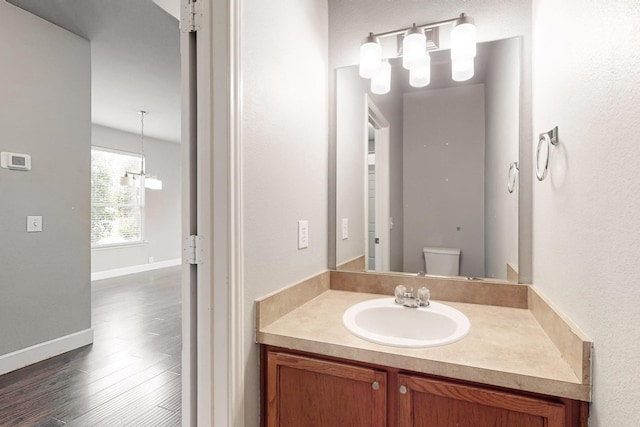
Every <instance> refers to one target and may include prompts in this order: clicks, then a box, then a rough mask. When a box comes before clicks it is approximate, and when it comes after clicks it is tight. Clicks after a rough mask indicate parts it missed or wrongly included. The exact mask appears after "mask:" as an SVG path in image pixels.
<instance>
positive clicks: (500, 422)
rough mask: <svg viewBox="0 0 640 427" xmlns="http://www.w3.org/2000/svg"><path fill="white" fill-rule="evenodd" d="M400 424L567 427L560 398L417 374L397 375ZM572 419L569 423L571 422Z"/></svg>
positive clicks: (425, 426)
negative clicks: (506, 390) (531, 394)
mask: <svg viewBox="0 0 640 427" xmlns="http://www.w3.org/2000/svg"><path fill="white" fill-rule="evenodd" d="M398 384H399V388H398V392H399V400H398V427H434V426H456V427H479V426H496V427H501V426H504V427H511V426H518V427H565V426H573V425H579V424H571V421H570V418H569V420H568V419H567V416H568V414H567V411H568V410H570V409H569V408H567V407H566V405H565V404H564V403H563V402H561V401H556V400H553V399H542V398H537V397H535V398H534V397H528V396H523V395H520V394H517V393H512V392H505V391H497V390H492V389H485V388H481V387H478V386H472V385H466V384H458V383H452V382H448V381H442V380H436V379H431V378H425V377H421V376H416V375H407V374H399V375H398ZM568 422H569V423H568Z"/></svg>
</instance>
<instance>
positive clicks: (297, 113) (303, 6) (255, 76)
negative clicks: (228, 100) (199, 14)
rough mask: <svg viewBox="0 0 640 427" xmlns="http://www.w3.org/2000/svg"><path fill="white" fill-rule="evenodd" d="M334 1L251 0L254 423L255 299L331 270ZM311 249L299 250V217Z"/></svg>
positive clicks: (249, 390) (246, 191)
mask: <svg viewBox="0 0 640 427" xmlns="http://www.w3.org/2000/svg"><path fill="white" fill-rule="evenodd" d="M327 25H328V24H327V4H326V2H322V1H317V0H300V1H295V2H292V1H285V0H277V1H269V2H265V1H261V0H245V1H244V2H243V7H242V46H241V48H242V58H241V59H242V86H243V87H242V94H243V97H242V146H243V148H242V156H243V166H242V179H243V204H244V219H243V227H244V255H245V256H244V269H245V271H244V288H245V307H246V310H247V311H246V316H245V326H246V331H245V339H246V350H247V354H246V355H245V361H246V367H247V369H246V390H245V393H246V394H245V404H246V417H247V419H246V425H247V426H257V425H258V413H259V396H258V391H259V387H258V385H259V376H258V347H257V345H255V329H254V300H255V299H256V298H258V297H261V296H263V295H265V294H267V293H270V292H272V291H275V290H277V289H280V288H282V287H283V286H286V285H289V284H291V283H294V282H297V281H299V280H301V279H304V278H306V277H308V276H312V275H315V274H317V273H319V272H321V271H324V270H326V268H327V263H328V260H327V235H328V234H327V233H328V230H327V221H328V217H327V210H328V207H327V180H328V175H327V169H328V160H327V156H328V154H327V153H328V144H327ZM303 219H304V220H308V221H309V248H307V249H301V250H299V249H298V246H297V241H298V230H297V221H298V220H303Z"/></svg>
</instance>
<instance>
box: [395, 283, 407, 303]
mask: <svg viewBox="0 0 640 427" xmlns="http://www.w3.org/2000/svg"><path fill="white" fill-rule="evenodd" d="M406 292H407V288H405V287H404V286H403V285H398V286H396V289H395V291H394V294H395V296H396V304H404V297H405V293H406Z"/></svg>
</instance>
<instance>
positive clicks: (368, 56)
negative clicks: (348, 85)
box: [360, 36, 382, 79]
mask: <svg viewBox="0 0 640 427" xmlns="http://www.w3.org/2000/svg"><path fill="white" fill-rule="evenodd" d="M381 65H382V46H380V44H379V43H378V42H377V40H375V38H373V37H372V36H369V37H367V38H366V39H365V42H364V43H362V45H360V77H362V78H365V79H370V78H372V77H374V76H375V75H376V74H378V73H379V72H380V66H381Z"/></svg>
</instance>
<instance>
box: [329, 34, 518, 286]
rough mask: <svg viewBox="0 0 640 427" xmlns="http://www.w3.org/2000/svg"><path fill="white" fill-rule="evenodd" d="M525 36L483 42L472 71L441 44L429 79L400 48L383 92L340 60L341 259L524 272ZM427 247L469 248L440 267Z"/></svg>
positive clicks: (476, 273)
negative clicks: (455, 66) (429, 259)
mask: <svg viewBox="0 0 640 427" xmlns="http://www.w3.org/2000/svg"><path fill="white" fill-rule="evenodd" d="M522 45H523V40H522V38H521V37H513V38H507V39H501V40H495V41H490V42H484V43H479V44H478V47H477V56H476V60H475V75H474V77H473V78H472V79H470V80H468V81H465V82H454V81H453V80H452V79H451V71H450V70H451V63H450V54H449V51H448V50H438V51H433V52H431V63H432V70H431V75H432V77H431V83H430V84H429V85H428V86H427V87H425V88H420V89H417V88H412V87H411V86H409V84H408V72H407V71H406V70H404V69H403V68H402V66H401V65H400V64H399V61H400V60H399V59H397V58H396V59H392V60H391V64H392V70H393V73H392V76H393V78H392V82H391V91H390V92H389V93H387V94H385V95H375V94H373V93H371V92H370V89H369V80H365V79H362V78H361V77H360V76H359V75H358V67H357V66H356V65H354V66H350V67H343V68H339V69H337V70H336V72H335V130H336V135H335V155H336V176H335V180H336V187H335V198H336V200H335V221H336V227H335V233H336V235H335V264H336V265H335V267H336V268H338V269H344V270H356V271H362V270H376V271H393V272H407V273H414V274H416V273H419V272H426V273H427V274H436V275H442V274H451V275H458V276H464V277H486V278H493V279H504V280H510V281H518V278H517V271H518V264H519V262H518V261H519V260H518V242H519V239H518V229H519V225H518V217H519V212H518V205H519V204H518V192H519V188H518V177H517V169H518V160H519V151H520V147H519V141H520V111H521V100H520V94H521V75H522V73H521V67H522ZM509 179H511V180H512V181H511V184H512V185H513V184H514V183H515V185H513V186H512V188H509V185H508V183H509V182H508V181H509ZM509 190H512V192H510V191H509ZM331 240H332V239H330V241H331ZM425 248H429V249H425ZM425 251H426V252H428V253H433V254H440V255H447V257H444V258H451V256H453V257H455V256H456V254H459V255H458V261H456V263H457V269H456V270H455V271H453V272H452V271H451V270H450V269H449V270H446V271H447V273H442V271H441V270H439V267H438V268H436V269H434V268H433V266H434V265H435V264H431V265H428V264H426V263H425ZM436 258H437V256H436ZM436 258H434V259H436ZM449 267H451V266H449Z"/></svg>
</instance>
